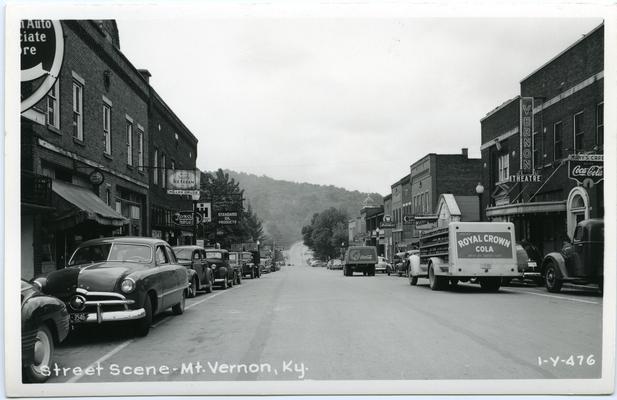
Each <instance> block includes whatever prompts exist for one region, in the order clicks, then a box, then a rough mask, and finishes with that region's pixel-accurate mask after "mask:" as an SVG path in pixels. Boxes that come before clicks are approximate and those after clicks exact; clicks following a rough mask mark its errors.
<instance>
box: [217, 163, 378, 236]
mask: <svg viewBox="0 0 617 400" xmlns="http://www.w3.org/2000/svg"><path fill="white" fill-rule="evenodd" d="M225 172H226V173H228V174H229V177H230V178H233V179H234V180H236V182H239V183H240V187H241V188H242V189H244V194H245V195H244V196H245V198H246V199H247V200H248V202H249V204H250V205H251V207H252V208H253V212H255V214H257V216H258V217H259V218H260V219H261V220H262V221H263V227H264V231H265V233H266V234H267V235H268V236H270V237H273V238H274V239H275V240H276V241H277V243H280V244H281V245H284V246H290V245H291V244H292V243H294V242H296V241H298V240H302V234H301V230H302V227H303V226H304V225H308V224H310V222H311V217H312V216H313V214H314V213H317V212H321V211H323V210H325V209H327V208H329V207H334V208H337V209H343V210H345V211H346V212H347V215H348V216H350V217H353V216H358V215H360V208H361V207H362V202H363V201H364V199H366V196H367V193H361V192H358V191H357V190H356V191H349V190H345V189H343V188H339V187H335V186H332V185H330V186H324V185H315V184H311V183H296V182H289V181H282V180H277V179H272V178H269V177H267V176H257V175H253V174H247V173H244V172H235V171H230V170H225ZM370 195H371V197H372V199H373V200H375V203H377V204H381V203H382V197H381V195H379V194H377V193H371V194H370Z"/></svg>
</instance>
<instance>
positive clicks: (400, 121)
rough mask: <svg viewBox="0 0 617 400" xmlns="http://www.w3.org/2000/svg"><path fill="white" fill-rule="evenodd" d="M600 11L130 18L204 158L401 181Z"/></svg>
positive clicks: (302, 176) (459, 140) (237, 166)
mask: <svg viewBox="0 0 617 400" xmlns="http://www.w3.org/2000/svg"><path fill="white" fill-rule="evenodd" d="M599 23H601V21H600V20H598V19H469V18H466V19H401V20H394V19H367V20H361V19H256V18H253V19H226V20H225V19H214V20H201V21H186V20H184V21H183V20H173V21H172V20H165V21H148V22H144V21H134V20H133V21H131V20H123V19H118V26H119V30H120V45H121V49H122V51H123V53H124V54H125V55H126V56H127V57H128V58H129V60H131V62H132V63H133V64H134V65H135V66H136V67H137V68H147V69H148V70H150V72H151V73H152V78H151V84H152V86H153V87H154V88H155V89H156V90H157V91H158V92H159V93H160V94H161V96H162V97H163V99H164V100H165V101H166V102H167V103H168V104H169V105H170V106H171V107H172V109H173V110H174V112H175V113H176V114H177V115H178V116H179V117H180V118H181V119H182V121H184V123H185V124H186V125H187V126H188V127H189V129H190V130H191V131H192V132H193V134H194V135H195V136H197V138H198V139H199V148H198V153H199V154H198V159H197V166H198V167H199V168H200V169H202V170H214V169H217V168H228V169H233V170H236V171H244V172H250V173H254V174H258V175H262V174H265V175H268V176H270V177H273V178H277V179H285V180H291V181H297V182H311V183H317V184H327V185H329V184H332V185H335V186H341V187H344V188H347V189H350V190H360V191H371V192H379V193H381V194H383V195H385V194H388V193H390V185H391V184H392V183H394V182H395V181H396V180H398V179H400V178H402V177H403V176H405V175H406V174H408V173H409V165H410V164H411V163H413V162H414V161H416V160H417V159H418V158H420V157H422V156H424V155H425V154H427V153H431V152H435V153H458V152H460V149H461V148H462V147H468V148H469V152H470V155H471V156H474V157H479V147H480V119H481V118H482V117H483V116H484V115H485V114H486V113H487V112H489V111H490V110H492V109H493V108H495V107H497V106H498V105H500V104H501V103H503V102H504V101H506V100H508V99H510V98H512V97H514V96H516V95H517V94H518V93H519V82H520V80H521V79H522V78H523V77H525V76H526V75H527V74H529V73H531V72H532V71H533V70H535V69H536V68H538V67H539V66H541V65H542V64H543V63H545V62H546V61H548V60H549V59H550V58H552V57H553V56H555V55H556V54H557V53H559V52H560V51H562V50H563V49H565V48H566V47H567V46H569V45H570V44H571V43H573V42H574V41H576V40H577V39H579V38H580V37H581V36H582V35H583V34H585V33H587V32H588V31H590V30H591V29H593V28H594V27H595V26H597V25H598V24H599Z"/></svg>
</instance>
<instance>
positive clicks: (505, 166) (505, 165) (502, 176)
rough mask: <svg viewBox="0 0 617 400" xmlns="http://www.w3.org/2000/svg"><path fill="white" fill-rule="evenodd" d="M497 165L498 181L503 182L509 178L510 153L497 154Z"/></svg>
mask: <svg viewBox="0 0 617 400" xmlns="http://www.w3.org/2000/svg"><path fill="white" fill-rule="evenodd" d="M497 166H498V170H497V173H498V176H497V181H498V182H505V181H507V180H508V179H509V178H510V155H509V154H504V155H502V156H499V160H498V161H497Z"/></svg>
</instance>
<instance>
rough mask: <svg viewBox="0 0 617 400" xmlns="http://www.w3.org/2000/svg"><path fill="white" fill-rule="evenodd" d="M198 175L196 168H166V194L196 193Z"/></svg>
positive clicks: (197, 192)
mask: <svg viewBox="0 0 617 400" xmlns="http://www.w3.org/2000/svg"><path fill="white" fill-rule="evenodd" d="M200 176H201V172H199V170H196V169H168V170H167V194H179V195H193V194H195V195H198V194H199V178H200Z"/></svg>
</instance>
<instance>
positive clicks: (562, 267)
mask: <svg viewBox="0 0 617 400" xmlns="http://www.w3.org/2000/svg"><path fill="white" fill-rule="evenodd" d="M550 261H552V262H553V263H554V264H555V265H556V266H557V270H558V271H559V273H560V275H561V276H560V278H563V277H567V276H568V273H567V271H566V260H565V259H564V258H563V256H562V255H561V253H558V252H552V253H548V254H547V255H545V256H544V259H542V270H541V272H542V275H544V272H545V271H546V266H547V264H548V263H549V262H550Z"/></svg>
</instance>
